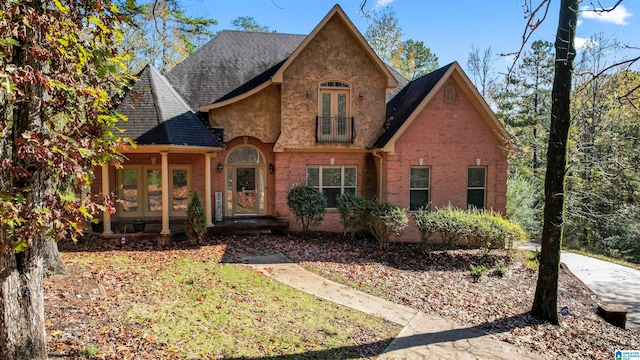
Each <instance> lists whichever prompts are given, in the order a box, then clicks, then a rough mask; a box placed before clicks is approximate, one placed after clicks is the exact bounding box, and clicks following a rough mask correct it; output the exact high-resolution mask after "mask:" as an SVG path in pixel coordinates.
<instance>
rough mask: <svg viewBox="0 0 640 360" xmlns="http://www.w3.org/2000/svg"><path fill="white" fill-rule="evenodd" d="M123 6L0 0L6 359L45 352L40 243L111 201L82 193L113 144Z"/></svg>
mask: <svg viewBox="0 0 640 360" xmlns="http://www.w3.org/2000/svg"><path fill="white" fill-rule="evenodd" d="M124 10H128V9H120V8H118V7H117V6H116V4H114V3H113V2H112V1H111V0H104V1H101V2H86V1H77V0H60V1H48V0H32V1H22V2H18V1H10V2H6V1H5V2H2V3H0V17H1V18H2V19H3V22H2V24H1V25H0V112H2V116H0V132H1V136H0V162H1V163H2V167H0V264H1V265H0V268H2V271H0V283H1V284H0V286H1V287H2V288H3V289H5V290H3V291H2V292H1V293H0V309H2V314H3V315H2V318H1V319H0V358H2V359H7V360H13V359H46V357H47V356H46V338H45V330H44V306H43V305H44V304H43V302H44V297H43V287H42V275H43V250H44V248H45V246H46V244H47V242H48V241H54V240H58V239H62V238H67V237H75V236H76V235H78V234H79V233H81V232H82V230H83V228H84V224H86V220H85V218H87V217H90V216H91V214H95V213H98V212H99V211H101V210H107V211H109V210H112V206H111V203H110V202H109V201H107V202H104V200H105V198H102V199H101V198H100V197H99V196H89V195H87V194H88V193H89V189H88V188H89V186H90V183H91V181H92V180H93V178H94V175H93V173H92V168H93V167H94V166H99V165H101V164H103V163H105V162H107V161H109V160H111V159H112V158H113V156H114V153H115V149H116V148H117V146H118V139H117V137H116V136H114V134H113V133H112V130H111V129H113V127H114V125H115V123H116V122H117V121H118V120H119V119H120V117H119V116H117V115H116V114H114V113H112V112H111V111H110V110H109V109H111V108H112V107H113V105H114V101H115V99H116V96H114V95H117V94H118V91H119V90H120V89H122V88H123V87H124V86H125V85H126V84H127V82H128V81H129V80H130V78H129V77H128V76H126V75H125V72H124V65H123V60H124V58H123V57H122V56H121V54H120V53H119V51H118V45H119V43H120V41H121V40H122V37H123V35H122V32H121V31H120V30H118V25H119V24H120V23H121V22H122V21H126V19H127V13H125V11H124ZM115 160H117V158H116V159H115ZM106 200H108V199H106Z"/></svg>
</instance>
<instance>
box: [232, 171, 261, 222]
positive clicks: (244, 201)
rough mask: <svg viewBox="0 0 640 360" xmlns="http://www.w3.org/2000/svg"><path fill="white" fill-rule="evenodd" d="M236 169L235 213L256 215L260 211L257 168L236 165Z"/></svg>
mask: <svg viewBox="0 0 640 360" xmlns="http://www.w3.org/2000/svg"><path fill="white" fill-rule="evenodd" d="M235 170H236V171H235V172H236V176H235V213H236V214H237V215H255V214H257V213H258V206H257V205H258V201H257V197H258V192H257V191H256V168H255V167H236V169H235Z"/></svg>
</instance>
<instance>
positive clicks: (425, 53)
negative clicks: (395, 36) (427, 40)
mask: <svg viewBox="0 0 640 360" xmlns="http://www.w3.org/2000/svg"><path fill="white" fill-rule="evenodd" d="M392 65H393V66H394V67H395V68H396V69H397V70H398V71H400V73H401V74H402V75H404V76H406V77H407V78H408V79H410V80H413V79H416V78H419V77H420V76H422V75H426V74H428V73H430V72H432V71H434V70H437V69H438V68H439V67H440V66H439V65H438V57H437V56H436V55H435V54H433V53H431V49H429V48H428V47H426V46H424V42H422V41H415V40H413V39H409V40H407V41H403V42H400V44H399V45H398V48H397V49H396V50H395V51H394V56H393V58H392Z"/></svg>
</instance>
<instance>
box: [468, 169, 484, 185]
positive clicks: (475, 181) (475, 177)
mask: <svg viewBox="0 0 640 360" xmlns="http://www.w3.org/2000/svg"><path fill="white" fill-rule="evenodd" d="M484 181H485V168H469V184H468V186H469V187H484Z"/></svg>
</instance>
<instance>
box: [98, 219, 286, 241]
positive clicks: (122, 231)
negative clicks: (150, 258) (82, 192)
mask: <svg viewBox="0 0 640 360" xmlns="http://www.w3.org/2000/svg"><path fill="white" fill-rule="evenodd" d="M136 222H137V221H136V220H131V221H127V220H118V221H112V222H111V226H112V229H113V234H104V233H103V231H102V229H99V227H94V228H93V231H92V233H93V234H95V235H100V236H102V237H103V238H106V239H110V238H121V237H123V236H125V237H126V238H157V237H158V236H163V237H164V236H166V237H169V238H170V239H175V240H183V239H186V234H185V230H184V223H185V220H184V219H172V220H170V221H169V230H171V233H170V234H163V233H162V221H161V220H159V219H158V220H145V221H141V222H138V223H136ZM288 231H289V221H288V220H281V219H277V218H274V217H270V216H260V217H242V218H226V219H224V220H223V221H215V222H214V223H213V226H210V227H208V228H207V232H208V233H209V234H210V235H222V234H237V233H255V232H269V233H271V234H275V235H286V234H288Z"/></svg>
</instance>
